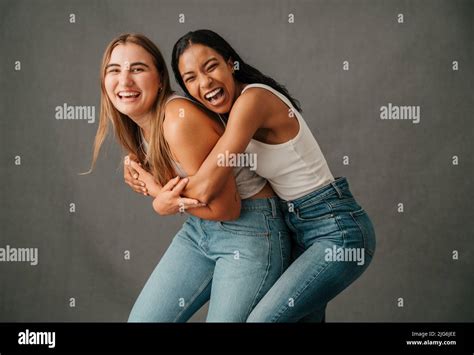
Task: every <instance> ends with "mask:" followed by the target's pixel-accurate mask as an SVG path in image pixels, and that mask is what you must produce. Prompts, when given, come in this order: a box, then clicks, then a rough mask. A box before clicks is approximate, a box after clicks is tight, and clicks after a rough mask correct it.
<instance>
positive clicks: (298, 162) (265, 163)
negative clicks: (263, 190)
mask: <svg viewBox="0 0 474 355" xmlns="http://www.w3.org/2000/svg"><path fill="white" fill-rule="evenodd" d="M253 87H257V88H262V89H265V90H268V91H270V92H272V93H273V94H274V95H276V96H277V97H278V98H279V99H280V100H282V101H283V102H284V103H285V104H286V105H287V106H288V107H289V108H290V109H291V110H292V111H293V113H294V115H295V116H296V118H297V120H298V123H299V131H298V134H297V135H296V136H295V137H294V138H292V139H290V140H289V141H287V142H285V143H281V144H266V143H263V142H260V141H257V140H255V139H252V140H251V141H250V143H249V145H248V146H247V149H246V152H248V153H255V154H256V156H257V160H258V164H257V169H256V172H257V174H259V175H260V176H263V177H264V178H266V179H267V180H268V182H269V183H270V185H271V186H272V187H273V190H274V191H275V193H276V194H277V195H278V196H279V197H280V198H282V199H283V200H286V201H289V200H295V199H297V198H299V197H302V196H304V195H307V194H308V193H310V192H312V191H314V190H316V189H318V188H320V187H322V186H324V185H327V184H328V183H330V182H332V181H334V177H333V175H332V173H331V171H330V170H329V166H328V164H327V162H326V159H325V158H324V155H323V153H322V152H321V149H320V148H319V145H318V142H316V139H315V138H314V136H313V134H312V133H311V130H310V129H309V127H308V126H307V125H306V122H305V121H304V119H303V117H302V116H301V114H300V113H299V112H298V110H296V108H294V107H293V105H292V103H291V101H290V100H288V98H287V97H286V96H284V95H283V94H281V93H280V92H278V91H276V90H275V89H273V88H272V87H270V86H268V85H265V84H249V85H247V86H246V87H245V88H244V89H243V90H242V93H243V92H244V91H245V90H247V89H250V88H253Z"/></svg>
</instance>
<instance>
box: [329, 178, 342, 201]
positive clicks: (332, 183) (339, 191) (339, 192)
mask: <svg viewBox="0 0 474 355" xmlns="http://www.w3.org/2000/svg"><path fill="white" fill-rule="evenodd" d="M331 185H332V187H334V190H336V192H337V195H338V196H339V198H342V192H341V190H340V189H339V187H337V185H336V183H335V182H334V181H332V182H331Z"/></svg>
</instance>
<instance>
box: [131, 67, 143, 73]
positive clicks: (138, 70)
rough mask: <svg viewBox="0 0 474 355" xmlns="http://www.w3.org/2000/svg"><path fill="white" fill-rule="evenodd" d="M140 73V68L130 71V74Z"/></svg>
mask: <svg viewBox="0 0 474 355" xmlns="http://www.w3.org/2000/svg"><path fill="white" fill-rule="evenodd" d="M142 71H143V69H142V68H133V69H132V73H140V72H142Z"/></svg>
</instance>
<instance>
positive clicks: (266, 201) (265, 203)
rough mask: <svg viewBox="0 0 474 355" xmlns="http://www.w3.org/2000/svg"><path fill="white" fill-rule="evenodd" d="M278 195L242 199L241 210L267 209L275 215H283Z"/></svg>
mask: <svg viewBox="0 0 474 355" xmlns="http://www.w3.org/2000/svg"><path fill="white" fill-rule="evenodd" d="M279 201H280V200H279V198H278V197H277V196H274V197H268V198H255V199H245V200H242V201H241V211H242V212H243V211H256V210H267V211H270V212H271V213H272V216H273V217H276V216H280V215H282V211H281V209H280V206H279Z"/></svg>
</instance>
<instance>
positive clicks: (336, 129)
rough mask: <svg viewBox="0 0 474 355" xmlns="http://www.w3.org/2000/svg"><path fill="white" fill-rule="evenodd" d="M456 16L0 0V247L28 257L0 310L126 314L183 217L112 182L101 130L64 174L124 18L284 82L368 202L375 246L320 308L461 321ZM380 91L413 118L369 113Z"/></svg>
mask: <svg viewBox="0 0 474 355" xmlns="http://www.w3.org/2000/svg"><path fill="white" fill-rule="evenodd" d="M70 14H74V15H75V22H73V23H71V21H72V17H71V16H70ZM179 14H184V16H185V22H184V23H180V22H179ZM289 14H293V15H294V23H289V21H290V17H291V16H289ZM399 14H403V23H400V19H401V18H400V17H399ZM473 23H474V1H468V0H466V1H460V0H450V1H439V0H436V1H434V0H425V1H413V0H410V1H381V0H377V1H376V0H372V1H368V0H366V1H266V0H259V1H231V0H227V1H217V0H206V1H175V0H173V1H133V2H132V1H117V0H113V1H92V0H89V1H71V0H70V1H17V0H15V1H13V0H7V1H5V0H1V2H0V29H1V31H0V33H1V41H0V46H1V47H0V48H1V49H0V50H1V56H0V64H1V65H0V87H1V101H0V102H1V106H0V114H1V116H0V117H1V151H0V156H1V165H0V169H1V214H0V215H1V235H0V248H6V246H7V245H8V246H10V247H16V248H38V252H39V255H38V259H39V262H38V265H36V266H34V265H30V264H29V263H26V262H13V261H10V262H6V261H4V262H0V321H125V320H126V319H127V317H128V314H129V311H130V309H131V307H132V305H133V303H134V301H135V299H136V297H137V296H138V293H139V292H140V290H141V288H142V287H143V285H144V283H145V281H146V280H147V278H148V276H149V275H150V273H151V272H152V270H153V268H154V267H155V265H156V264H157V262H158V261H159V260H160V257H161V256H162V254H163V253H164V251H165V250H166V248H167V246H168V245H169V243H170V240H171V239H172V237H173V235H174V233H175V232H176V231H177V230H178V228H179V227H180V225H181V224H182V222H183V221H184V217H180V216H175V217H161V216H158V215H156V214H155V213H154V211H153V209H152V207H151V199H150V198H145V197H144V196H140V195H138V194H135V193H133V192H132V191H131V190H130V189H129V187H128V186H127V185H125V184H124V183H123V177H122V170H121V160H120V159H121V151H120V149H119V147H118V145H117V144H116V142H115V141H114V138H113V135H109V138H108V140H107V141H106V144H105V146H104V149H103V152H102V155H101V156H100V159H99V160H98V164H97V168H96V169H95V171H94V172H93V173H92V174H91V175H88V176H79V175H78V173H79V172H83V171H86V170H87V169H88V167H89V164H90V161H91V152H92V148H91V147H92V143H93V138H94V135H95V131H96V129H97V122H98V118H99V98H100V90H99V81H98V77H99V66H100V60H101V57H102V53H103V51H104V49H105V47H106V45H107V43H108V42H109V41H110V40H111V39H112V38H113V37H115V36H116V35H118V34H119V33H123V32H129V31H131V32H141V33H144V34H146V35H147V36H149V37H150V38H151V39H152V40H154V41H155V42H156V43H157V44H158V45H159V47H160V48H161V50H162V51H163V54H164V55H165V58H166V59H167V61H168V64H169V59H170V54H171V49H172V46H173V44H174V42H175V41H176V40H177V39H178V38H179V37H180V36H181V35H183V34H184V33H186V32H187V31H189V30H192V29H198V28H209V29H213V30H215V31H217V32H218V33H220V34H221V35H222V36H223V37H224V38H226V39H227V40H228V41H229V42H230V43H231V44H232V45H233V46H234V47H235V48H236V50H237V51H238V52H239V53H240V54H241V55H242V57H243V58H244V59H245V60H247V61H248V62H249V63H251V64H253V65H254V66H256V67H257V68H259V69H261V70H262V71H263V72H265V73H266V74H268V75H270V76H273V77H274V78H275V79H276V80H278V81H280V82H281V83H283V84H285V85H287V87H288V89H289V90H290V92H291V93H292V94H293V95H294V96H295V97H296V98H298V99H299V100H300V101H301V103H302V107H303V110H304V112H303V115H304V117H305V119H306V121H307V122H308V124H309V126H310V128H311V129H312V131H313V133H314V134H315V136H316V138H317V140H318V142H319V144H320V146H321V148H322V150H323V152H324V153H325V155H326V158H327V160H328V163H329V165H330V167H331V169H332V172H333V173H334V175H335V176H341V175H343V176H347V177H348V178H349V182H350V184H351V188H352V190H353V193H354V195H355V196H356V198H358V199H359V201H360V203H361V204H362V205H363V206H364V207H365V209H366V210H367V211H368V212H369V215H370V216H371V217H372V219H373V222H374V225H375V228H376V232H377V243H378V244H377V251H376V255H375V258H374V260H373V262H372V264H371V266H370V267H369V269H368V270H367V271H366V272H365V274H363V275H362V277H361V278H360V279H358V280H357V281H356V282H355V283H354V284H353V285H352V286H351V287H349V288H348V289H347V290H345V291H344V292H343V293H342V294H341V295H339V296H338V297H337V298H336V299H335V300H334V301H332V302H331V303H330V304H329V306H328V310H327V320H328V321H396V322H398V321H435V322H437V321H473V320H474V308H473V306H472V300H473V299H474V286H473V270H474V267H473V266H474V263H473V257H474V255H473V247H472V244H473V243H472V236H473V229H474V228H473V227H474V225H473V213H472V211H473V209H472V207H471V203H472V188H473V186H472V183H471V181H472V178H471V176H470V175H471V174H472V173H473V168H472V163H473V161H472V132H473V123H472V119H473V114H472V112H473V110H472V109H473V79H474V76H473V63H474V56H473V43H474V30H473ZM344 61H347V62H348V64H349V70H344ZM18 62H19V63H20V67H19V66H18ZM453 62H457V63H458V64H457V65H458V67H457V70H455V69H454V68H455V66H456V64H453ZM18 69H19V70H18ZM173 85H174V87H175V88H177V85H176V84H175V83H174V82H173ZM64 103H67V104H68V105H80V106H82V105H85V106H94V107H95V110H96V111H95V122H94V123H88V122H87V121H86V120H58V119H56V118H55V108H56V107H57V106H62V105H63V104H64ZM388 103H392V104H394V105H400V106H403V105H410V106H419V107H420V110H421V117H420V122H419V123H418V124H414V123H413V122H411V121H410V120H382V119H381V117H380V109H381V107H382V106H384V105H388ZM344 157H346V158H344ZM453 157H454V158H453ZM456 157H457V160H456ZM347 159H348V160H349V164H345V162H346V163H347ZM19 163H20V164H19ZM72 203H73V204H74V205H71V204H72ZM400 203H401V204H403V212H401V207H400V206H401V205H399V204H400ZM71 206H74V207H72V208H71ZM74 208H75V210H74ZM126 251H129V252H130V259H129V260H127V259H126V257H125V254H124V253H125V252H126ZM456 253H457V254H456ZM72 299H73V300H72ZM401 299H403V306H402V304H401ZM205 314H206V309H205V308H204V309H202V310H201V311H200V312H199V313H197V314H196V315H195V316H194V317H193V318H192V320H193V321H203V320H204V319H205Z"/></svg>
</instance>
